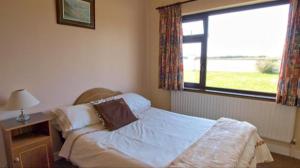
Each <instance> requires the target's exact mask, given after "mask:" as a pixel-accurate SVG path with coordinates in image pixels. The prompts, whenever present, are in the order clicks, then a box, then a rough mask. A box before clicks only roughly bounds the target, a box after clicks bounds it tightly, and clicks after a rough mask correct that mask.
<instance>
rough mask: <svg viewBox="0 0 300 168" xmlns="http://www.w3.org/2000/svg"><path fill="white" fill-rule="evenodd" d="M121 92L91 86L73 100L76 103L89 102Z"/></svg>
mask: <svg viewBox="0 0 300 168" xmlns="http://www.w3.org/2000/svg"><path fill="white" fill-rule="evenodd" d="M120 94H122V93H121V92H118V91H112V90H109V89H105V88H93V89H89V90H87V91H85V92H83V93H82V94H81V95H80V96H79V97H78V98H77V99H76V101H75V102H74V105H76V104H84V103H89V102H91V101H94V100H99V99H105V98H108V97H111V96H116V95H120Z"/></svg>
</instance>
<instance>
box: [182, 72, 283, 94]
mask: <svg viewBox="0 0 300 168" xmlns="http://www.w3.org/2000/svg"><path fill="white" fill-rule="evenodd" d="M277 80H278V74H266V73H260V72H207V74H206V86H207V87H218V88H228V89H238V90H250V91H260V92H270V93H275V92H276V89H277ZM184 81H185V82H192V83H198V82H199V71H185V72H184Z"/></svg>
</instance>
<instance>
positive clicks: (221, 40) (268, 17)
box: [183, 5, 289, 58]
mask: <svg viewBox="0 0 300 168" xmlns="http://www.w3.org/2000/svg"><path fill="white" fill-rule="evenodd" d="M288 12H289V5H279V6H273V7H266V8H259V9H252V10H247V11H241V12H231V13H226V14H218V15H212V16H209V19H208V20H209V24H208V26H209V28H208V53H207V55H208V57H211V56H213V57H214V56H261V55H265V56H268V57H277V58H281V55H282V52H283V47H284V42H285V37H286V31H287V23H288ZM191 32H192V33H194V34H199V33H203V22H202V21H198V22H190V23H184V24H183V34H184V35H188V34H190V33H191ZM200 45H201V44H199V43H198V44H191V43H189V44H184V46H183V54H184V56H192V57H197V56H199V55H200V54H199V51H200V50H199V47H198V46H200ZM197 48H198V49H197Z"/></svg>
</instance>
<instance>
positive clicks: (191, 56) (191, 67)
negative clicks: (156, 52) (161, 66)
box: [182, 43, 201, 83]
mask: <svg viewBox="0 0 300 168" xmlns="http://www.w3.org/2000/svg"><path fill="white" fill-rule="evenodd" d="M182 50H183V67H184V78H183V80H184V82H189V83H200V58H201V43H185V44H183V47H182Z"/></svg>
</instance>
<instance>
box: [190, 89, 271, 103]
mask: <svg viewBox="0 0 300 168" xmlns="http://www.w3.org/2000/svg"><path fill="white" fill-rule="evenodd" d="M184 91H187V92H197V93H204V94H212V95H220V96H229V97H237V98H244V99H252V100H262V101H269V102H275V100H276V98H275V97H274V96H262V95H254V94H246V93H235V92H228V91H218V90H210V89H193V88H184Z"/></svg>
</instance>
